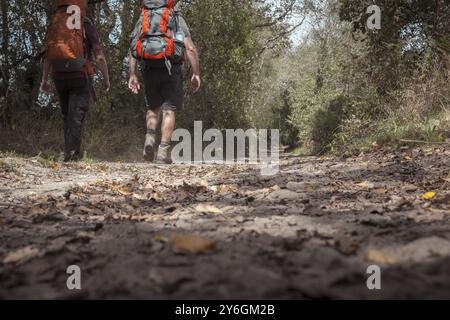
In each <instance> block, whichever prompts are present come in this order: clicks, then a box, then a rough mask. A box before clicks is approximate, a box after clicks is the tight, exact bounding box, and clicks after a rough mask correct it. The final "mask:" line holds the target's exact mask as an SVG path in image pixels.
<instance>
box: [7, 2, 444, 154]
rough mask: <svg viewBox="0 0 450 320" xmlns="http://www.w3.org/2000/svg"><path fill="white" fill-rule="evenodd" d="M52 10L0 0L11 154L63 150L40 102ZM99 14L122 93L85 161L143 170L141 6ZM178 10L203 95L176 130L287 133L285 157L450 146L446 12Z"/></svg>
mask: <svg viewBox="0 0 450 320" xmlns="http://www.w3.org/2000/svg"><path fill="white" fill-rule="evenodd" d="M54 2H55V1H53V0H44V1H24V0H14V1H7V0H1V17H2V21H1V23H2V32H1V37H2V38H1V50H2V54H1V83H0V102H1V103H0V118H1V126H2V129H1V130H2V135H1V137H0V149H2V150H3V151H10V150H15V151H17V152H19V153H25V154H38V153H40V152H42V153H46V154H50V155H51V154H57V153H58V152H59V150H60V149H61V145H62V137H61V132H62V122H61V121H60V119H61V115H60V111H59V109H58V103H57V99H56V97H55V96H51V97H46V96H44V95H42V94H41V93H40V92H39V83H40V77H41V69H42V50H43V42H44V37H45V33H46V28H47V25H48V21H49V19H50V17H51V16H52V14H53V12H54V9H55V8H54V6H55V5H54ZM90 2H91V5H90V6H89V16H90V18H91V19H92V20H93V21H94V23H95V25H96V26H97V28H98V30H99V33H100V37H101V41H102V47H103V51H104V52H105V54H106V57H107V59H108V63H109V68H110V74H111V77H112V79H111V83H112V89H111V91H110V93H109V94H108V95H100V94H99V97H100V100H99V101H98V103H97V104H96V105H95V106H93V107H92V109H91V111H90V115H89V118H88V121H87V125H86V129H85V132H84V135H85V139H84V141H85V145H84V149H85V150H87V153H88V154H90V155H92V156H93V157H97V158H108V159H128V160H135V159H139V158H138V157H139V155H140V152H141V151H140V149H141V144H142V135H143V134H144V131H145V129H144V128H145V124H144V121H143V116H144V113H145V108H144V103H143V97H142V96H141V95H139V96H134V95H132V94H130V93H129V92H128V90H127V80H128V79H127V77H128V59H127V56H128V50H129V40H130V34H131V32H132V29H133V28H134V24H135V22H136V20H137V18H138V15H139V13H140V0H133V1H120V0H107V1H90ZM373 4H376V5H378V6H379V7H380V9H381V29H379V30H371V29H368V28H367V19H368V18H369V17H370V14H368V13H367V8H368V7H369V6H370V5H373ZM181 7H182V8H181V12H182V14H183V15H184V17H185V18H186V20H187V22H188V24H189V26H190V29H191V33H192V37H193V40H194V42H195V44H196V45H197V46H198V49H199V52H200V57H201V76H202V78H203V83H204V86H203V88H202V89H201V92H200V93H199V94H197V95H194V94H192V93H191V92H190V91H189V88H188V86H187V84H186V97H185V98H186V99H185V100H186V102H185V107H184V109H183V111H181V112H180V113H179V118H178V123H177V126H178V127H183V128H188V129H190V128H192V126H193V124H194V121H195V120H202V121H203V122H204V127H205V128H208V127H214V128H218V129H225V128H249V127H254V128H279V129H280V130H281V135H282V143H283V144H284V145H286V146H289V147H299V148H300V150H301V151H302V152H308V153H325V152H343V151H351V152H354V151H358V150H361V149H364V148H367V147H370V146H372V145H373V144H377V145H379V144H384V143H395V142H397V141H398V140H399V139H405V138H409V139H418V140H431V141H442V140H445V139H447V138H449V123H450V118H449V102H450V93H449V92H450V90H448V89H449V88H448V81H449V68H450V60H449V59H450V58H449V54H450V53H449V50H450V48H449V44H450V29H449V28H450V26H449V24H448V21H449V19H450V3H449V2H448V1H446V0H433V1H428V0H413V1H406V0H399V1H389V0H379V1H366V0H280V1H269V0H267V1H264V0H252V1H244V0H229V1H221V0H189V1H182V4H181ZM189 71H190V70H189V65H188V64H186V66H185V73H186V75H188V74H189ZM95 80H96V81H97V82H98V81H99V79H95Z"/></svg>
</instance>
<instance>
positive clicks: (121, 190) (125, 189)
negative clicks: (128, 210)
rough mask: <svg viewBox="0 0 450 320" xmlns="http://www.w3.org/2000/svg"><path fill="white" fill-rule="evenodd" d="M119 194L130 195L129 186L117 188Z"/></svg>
mask: <svg viewBox="0 0 450 320" xmlns="http://www.w3.org/2000/svg"><path fill="white" fill-rule="evenodd" d="M117 192H119V193H120V194H121V195H123V196H129V195H130V189H129V188H128V187H127V186H122V187H120V188H117Z"/></svg>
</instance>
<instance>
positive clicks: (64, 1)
mask: <svg viewBox="0 0 450 320" xmlns="http://www.w3.org/2000/svg"><path fill="white" fill-rule="evenodd" d="M56 5H57V8H56V12H55V14H54V15H53V17H52V19H51V21H50V25H49V27H48V30H47V35H46V40H45V49H46V50H45V52H46V58H47V59H48V61H50V63H51V65H52V68H53V71H54V72H81V71H85V69H86V63H87V50H86V45H85V38H86V35H85V30H84V21H85V18H86V10H87V0H57V1H56ZM73 5H76V6H78V8H79V9H80V10H79V14H80V16H79V25H76V24H72V25H71V23H72V22H74V21H75V22H76V21H77V20H73V19H75V18H74V17H75V15H77V14H78V11H73V10H71V9H73V8H71V6H73Z"/></svg>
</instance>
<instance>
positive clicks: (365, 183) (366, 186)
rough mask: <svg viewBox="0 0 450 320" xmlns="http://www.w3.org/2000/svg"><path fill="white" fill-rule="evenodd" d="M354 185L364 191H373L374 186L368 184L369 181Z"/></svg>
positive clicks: (370, 183)
mask: <svg viewBox="0 0 450 320" xmlns="http://www.w3.org/2000/svg"><path fill="white" fill-rule="evenodd" d="M356 185H357V186H358V187H361V188H365V189H373V188H375V185H374V184H373V183H372V182H369V181H363V182H360V183H357V184H356Z"/></svg>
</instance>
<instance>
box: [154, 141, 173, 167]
mask: <svg viewBox="0 0 450 320" xmlns="http://www.w3.org/2000/svg"><path fill="white" fill-rule="evenodd" d="M171 151H172V150H171V148H170V145H169V146H166V145H160V146H159V148H158V155H157V156H156V161H155V163H156V164H172V163H173V162H172V157H171Z"/></svg>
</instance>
